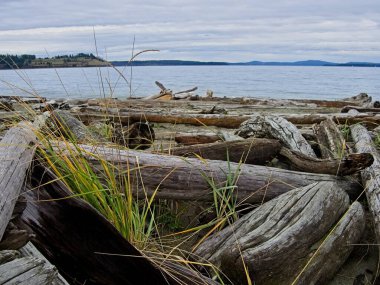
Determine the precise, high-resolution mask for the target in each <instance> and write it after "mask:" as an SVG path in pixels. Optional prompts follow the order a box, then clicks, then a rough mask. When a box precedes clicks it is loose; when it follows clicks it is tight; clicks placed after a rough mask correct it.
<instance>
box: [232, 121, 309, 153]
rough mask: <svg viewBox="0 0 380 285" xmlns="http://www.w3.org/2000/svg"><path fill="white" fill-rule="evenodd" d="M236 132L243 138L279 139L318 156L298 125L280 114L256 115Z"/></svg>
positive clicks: (303, 151)
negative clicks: (279, 115)
mask: <svg viewBox="0 0 380 285" xmlns="http://www.w3.org/2000/svg"><path fill="white" fill-rule="evenodd" d="M236 134H237V135H239V136H241V137H243V138H247V137H258V138H265V137H266V138H274V139H278V140H279V141H280V142H281V143H283V144H284V145H285V146H286V147H288V148H290V149H291V150H295V151H299V152H301V153H303V154H305V155H308V156H310V157H315V158H316V156H315V153H314V151H313V149H312V148H311V146H310V145H309V143H308V142H307V141H306V139H305V138H304V137H303V136H302V134H301V132H300V131H299V130H298V129H297V127H296V126H294V125H293V124H292V123H290V122H288V121H287V120H285V119H284V118H281V117H278V116H273V115H268V116H254V117H252V118H251V119H249V120H247V121H245V122H244V123H242V124H241V126H240V127H239V129H238V130H237V131H236Z"/></svg>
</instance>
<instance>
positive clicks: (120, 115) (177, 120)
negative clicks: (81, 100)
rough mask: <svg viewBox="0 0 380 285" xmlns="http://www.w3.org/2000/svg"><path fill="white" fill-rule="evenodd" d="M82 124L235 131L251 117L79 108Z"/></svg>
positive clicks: (303, 117) (344, 120) (316, 117)
mask: <svg viewBox="0 0 380 285" xmlns="http://www.w3.org/2000/svg"><path fill="white" fill-rule="evenodd" d="M73 114H74V115H75V116H77V117H78V118H80V120H81V121H83V122H85V123H89V122H92V121H96V120H104V119H111V120H115V121H116V122H121V123H123V124H129V123H132V122H150V123H172V124H189V125H195V126H216V127H221V128H229V129H235V128H238V127H239V126H240V124H241V123H243V122H244V121H246V120H248V119H250V118H251V115H220V114H187V113H186V114H185V113H183V114H173V113H162V112H161V113H158V112H136V111H128V112H125V111H123V110H120V111H116V110H115V111H113V110H110V109H108V110H107V109H106V108H97V110H94V108H81V113H78V112H73ZM281 117H283V118H284V119H286V120H288V121H289V122H291V123H293V124H295V125H303V124H316V123H320V122H322V121H324V120H326V119H327V118H331V119H332V120H333V121H334V122H336V123H338V124H348V125H351V124H356V123H360V122H362V123H365V124H366V125H368V126H371V127H376V126H378V125H380V116H368V114H358V115H355V116H352V115H350V114H344V113H338V114H286V115H281Z"/></svg>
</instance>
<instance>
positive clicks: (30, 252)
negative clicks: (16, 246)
mask: <svg viewBox="0 0 380 285" xmlns="http://www.w3.org/2000/svg"><path fill="white" fill-rule="evenodd" d="M19 253H20V254H21V256H23V257H35V258H39V259H41V260H44V261H45V262H46V263H47V264H50V262H49V261H48V260H47V259H46V257H45V256H43V255H42V253H41V252H39V251H38V249H37V248H36V247H35V246H34V245H33V244H32V243H31V242H29V243H27V244H26V245H25V246H24V247H22V248H20V250H19ZM51 285H69V283H67V281H66V280H65V279H64V278H63V277H62V275H61V274H59V273H58V274H57V275H56V278H55V279H54V280H53V281H52V283H51Z"/></svg>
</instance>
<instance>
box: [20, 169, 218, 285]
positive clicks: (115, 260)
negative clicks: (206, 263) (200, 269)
mask: <svg viewBox="0 0 380 285" xmlns="http://www.w3.org/2000/svg"><path fill="white" fill-rule="evenodd" d="M31 189H33V190H31ZM25 190H26V191H25V192H24V194H23V195H25V197H26V198H27V200H28V204H27V207H26V209H25V211H24V212H23V214H22V217H21V223H20V226H23V227H24V228H26V229H28V230H29V231H31V232H33V233H34V234H35V238H34V239H33V244H34V245H35V246H36V247H37V248H38V250H39V251H40V252H41V253H43V254H44V255H45V256H46V257H47V258H48V259H49V261H51V262H52V263H53V264H54V265H55V266H57V268H58V269H59V270H61V272H62V274H64V276H65V278H66V279H67V280H69V281H71V282H73V283H74V284H89V285H90V284H97V285H99V284H107V285H108V284H131V285H132V284H133V285H134V284H169V285H170V284H173V285H174V284H176V285H177V284H181V280H184V279H185V280H187V281H189V280H191V281H189V282H188V283H187V284H216V283H215V282H213V281H211V280H209V279H208V278H206V277H204V276H202V275H200V274H198V273H195V272H194V271H187V270H186V269H184V270H182V271H181V270H180V269H181V268H182V267H181V266H180V265H177V267H178V268H177V270H178V272H180V274H184V272H187V273H189V274H191V275H185V276H181V275H180V274H177V273H176V272H170V273H172V275H170V274H168V273H167V272H163V271H161V270H159V268H157V267H156V266H155V265H153V263H152V262H151V261H150V260H149V259H148V258H146V257H145V256H143V255H142V254H141V253H140V252H139V251H138V250H137V249H136V248H134V247H133V246H132V245H131V244H130V243H129V242H127V241H126V240H125V239H124V238H123V237H122V236H121V235H120V234H119V233H118V232H117V230H116V229H115V228H114V227H113V226H112V225H111V224H110V223H109V222H108V221H107V220H106V219H105V218H104V217H103V216H101V215H100V214H99V213H98V211H96V210H95V209H94V208H92V207H91V206H90V205H89V204H87V203H86V202H84V201H83V200H80V199H78V198H75V197H74V196H73V194H72V193H71V192H70V191H69V190H68V189H67V188H66V186H65V185H64V184H63V183H62V182H61V181H60V180H59V179H57V177H56V176H54V175H53V174H52V173H51V172H50V171H49V170H47V169H46V168H44V167H42V166H35V167H34V169H33V173H32V181H31V185H29V186H28V187H27V188H26V189H25ZM63 237H64V238H63ZM173 266H174V267H175V266H176V265H173ZM202 282H203V283H202Z"/></svg>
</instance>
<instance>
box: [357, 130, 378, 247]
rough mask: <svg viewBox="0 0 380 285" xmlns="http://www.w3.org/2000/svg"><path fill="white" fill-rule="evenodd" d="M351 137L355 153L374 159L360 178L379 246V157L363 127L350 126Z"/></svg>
mask: <svg viewBox="0 0 380 285" xmlns="http://www.w3.org/2000/svg"><path fill="white" fill-rule="evenodd" d="M351 136H352V139H353V140H354V142H355V148H356V150H357V151H360V152H369V153H371V154H372V155H373V157H374V162H373V164H372V165H371V166H370V167H368V168H366V169H364V170H362V172H361V176H362V179H363V183H364V185H365V188H364V189H365V193H366V196H367V200H368V208H369V210H370V212H371V214H372V218H373V220H374V231H375V234H376V238H377V243H378V244H380V156H379V153H378V151H377V149H376V147H375V145H374V143H373V141H372V138H371V136H370V134H369V133H368V131H367V129H366V128H365V127H363V126H361V125H354V126H351Z"/></svg>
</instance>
